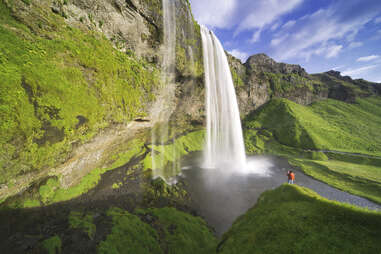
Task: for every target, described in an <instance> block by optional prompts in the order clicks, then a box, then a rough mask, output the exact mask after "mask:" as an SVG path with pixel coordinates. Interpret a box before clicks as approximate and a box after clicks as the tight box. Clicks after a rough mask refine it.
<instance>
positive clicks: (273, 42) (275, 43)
mask: <svg viewBox="0 0 381 254" xmlns="http://www.w3.org/2000/svg"><path fill="white" fill-rule="evenodd" d="M288 36H289V34H284V35H283V36H280V37H275V38H274V39H272V40H271V42H270V44H271V46H278V45H279V43H281V42H282V41H284V40H285V39H286V38H287V37H288Z"/></svg>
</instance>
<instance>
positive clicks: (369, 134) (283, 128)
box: [244, 96, 381, 203]
mask: <svg viewBox="0 0 381 254" xmlns="http://www.w3.org/2000/svg"><path fill="white" fill-rule="evenodd" d="M380 126H381V97H376V96H374V97H368V98H358V99H357V100H356V103H353V104H349V103H344V102H341V101H337V100H331V99H328V100H323V101H319V102H316V103H313V104H311V105H309V106H303V105H299V104H296V103H294V102H291V101H289V100H286V99H274V100H272V101H270V102H269V103H268V104H266V105H264V106H263V107H262V108H261V109H259V110H258V111H256V112H255V113H254V114H252V115H251V116H249V117H247V119H245V121H244V130H245V131H244V134H245V143H246V149H247V151H248V152H249V153H267V154H278V155H281V156H285V157H287V158H289V161H290V163H291V164H292V165H294V166H295V167H297V168H300V169H301V170H302V171H304V172H305V173H306V174H308V175H310V176H312V177H314V178H316V179H318V180H321V181H324V182H326V183H328V184H330V185H332V186H334V187H336V188H338V189H341V190H344V191H347V192H350V193H352V194H355V195H359V196H362V197H365V198H368V199H370V200H373V201H375V202H378V203H381V158H380V155H381V131H380V130H381V129H380ZM326 150H327V151H326ZM322 151H323V152H322ZM329 151H339V152H346V153H348V154H340V153H334V152H329ZM358 154H360V155H358ZM361 155H362V156H361Z"/></svg>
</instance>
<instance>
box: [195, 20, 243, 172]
mask: <svg viewBox="0 0 381 254" xmlns="http://www.w3.org/2000/svg"><path fill="white" fill-rule="evenodd" d="M201 37H202V46H203V54H204V68H205V87H206V144H205V150H204V165H203V166H204V167H206V168H216V167H221V166H222V167H224V168H226V167H229V168H234V169H244V168H245V167H246V155H245V147H244V142H243V135H242V128H241V119H240V116H239V110H238V104H237V98H236V95H235V90H234V85H233V80H232V76H231V72H230V68H229V64H228V60H227V57H226V54H225V51H224V49H223V47H222V45H221V43H220V41H219V40H218V39H217V37H216V36H215V35H214V34H213V32H212V31H209V30H208V29H207V28H205V27H201Z"/></svg>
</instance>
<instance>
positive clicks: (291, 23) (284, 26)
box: [282, 20, 296, 29]
mask: <svg viewBox="0 0 381 254" xmlns="http://www.w3.org/2000/svg"><path fill="white" fill-rule="evenodd" d="M295 23H296V21H295V20H289V21H288V22H287V23H285V24H284V25H283V26H282V28H285V29H288V28H291V27H292V26H293V25H295Z"/></svg>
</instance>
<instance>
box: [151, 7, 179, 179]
mask: <svg viewBox="0 0 381 254" xmlns="http://www.w3.org/2000/svg"><path fill="white" fill-rule="evenodd" d="M175 2H176V0H163V1H162V5H163V6H162V7H163V25H164V36H163V39H164V41H163V45H162V48H161V52H162V55H163V64H162V69H161V73H162V75H161V83H162V85H161V89H160V91H159V92H158V94H157V98H156V102H155V103H154V105H152V110H151V119H152V122H153V129H152V150H151V157H152V170H153V177H154V178H157V177H161V178H162V179H164V180H165V181H167V182H168V183H171V182H172V180H173V179H170V178H171V177H172V176H174V175H176V174H177V172H176V171H177V170H178V169H177V168H178V165H177V163H178V162H176V161H173V165H172V168H169V167H166V168H164V167H165V166H166V165H165V164H166V162H167V159H166V158H165V155H164V151H163V148H162V147H163V146H164V145H165V144H166V143H168V142H169V139H170V117H171V115H172V113H173V112H174V110H175V108H176V96H175V91H176V83H175V65H176V16H175V15H176V9H175V7H176V6H175V5H176V3H175ZM172 141H174V140H172ZM158 146H161V148H159V147H158ZM167 153H168V151H167ZM171 157H172V158H176V157H177V151H176V148H175V146H173V151H172V156H171Z"/></svg>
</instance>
